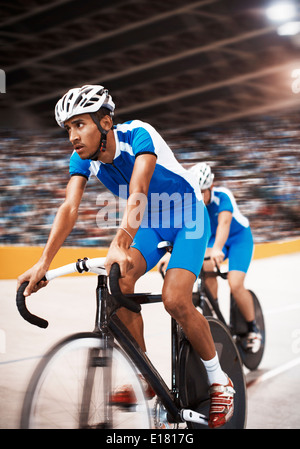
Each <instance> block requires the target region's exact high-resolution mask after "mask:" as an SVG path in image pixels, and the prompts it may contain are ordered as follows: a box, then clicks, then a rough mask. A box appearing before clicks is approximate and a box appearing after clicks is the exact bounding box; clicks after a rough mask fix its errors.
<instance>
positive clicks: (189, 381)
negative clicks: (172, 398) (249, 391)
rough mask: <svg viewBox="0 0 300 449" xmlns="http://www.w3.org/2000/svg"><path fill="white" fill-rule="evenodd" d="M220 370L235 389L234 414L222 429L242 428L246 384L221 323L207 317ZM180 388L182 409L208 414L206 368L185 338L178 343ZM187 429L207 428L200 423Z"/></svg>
mask: <svg viewBox="0 0 300 449" xmlns="http://www.w3.org/2000/svg"><path fill="white" fill-rule="evenodd" d="M207 320H208V322H209V325H210V329H211V333H212V336H213V339H214V342H215V346H216V350H217V353H218V356H219V360H220V364H221V367H222V369H223V371H224V372H225V373H226V374H227V375H228V376H229V377H230V379H231V380H232V382H233V385H234V389H235V391H236V393H235V395H234V413H233V417H232V418H231V420H230V421H229V422H228V423H227V424H225V425H224V426H223V427H222V429H243V428H245V425H246V409H247V399H246V384H245V379H244V373H243V366H242V362H241V359H240V356H239V352H238V350H237V347H236V345H235V343H234V341H233V339H232V337H231V335H230V332H229V331H228V329H227V327H226V326H224V324H223V323H221V322H220V321H218V320H216V319H215V318H212V317H207ZM179 390H180V399H181V402H182V407H183V408H190V409H192V410H194V411H197V412H198V413H201V414H203V415H205V416H208V415H209V407H210V399H209V392H208V390H209V384H208V378H207V374H206V369H205V367H204V365H203V363H202V361H201V359H200V357H199V355H198V354H197V353H196V352H195V350H194V349H193V347H192V346H191V344H190V343H189V341H188V340H187V339H184V340H183V341H182V343H181V349H180V355H179ZM187 424H188V427H189V428H193V429H200V428H201V429H202V428H208V427H207V426H205V425H202V424H196V423H191V422H189V423H187Z"/></svg>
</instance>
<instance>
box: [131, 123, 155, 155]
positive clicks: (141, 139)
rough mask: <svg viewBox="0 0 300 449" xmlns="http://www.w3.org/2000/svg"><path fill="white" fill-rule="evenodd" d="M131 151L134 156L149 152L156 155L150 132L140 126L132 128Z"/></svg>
mask: <svg viewBox="0 0 300 449" xmlns="http://www.w3.org/2000/svg"><path fill="white" fill-rule="evenodd" d="M132 151H133V153H134V155H135V156H139V155H140V154H149V153H150V154H154V155H156V151H155V145H154V141H153V138H152V136H151V134H150V132H149V131H148V130H147V129H145V128H144V127H142V126H141V127H138V128H136V129H135V130H134V134H133V140H132Z"/></svg>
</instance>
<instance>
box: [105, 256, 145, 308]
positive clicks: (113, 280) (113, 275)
mask: <svg viewBox="0 0 300 449" xmlns="http://www.w3.org/2000/svg"><path fill="white" fill-rule="evenodd" d="M120 277H121V271H120V266H119V264H117V263H114V264H112V266H111V269H110V273H109V285H110V291H111V294H112V296H113V297H114V298H115V299H116V300H117V301H118V303H119V304H121V305H122V306H123V307H126V309H129V310H131V312H135V313H139V312H140V311H141V305H140V304H138V303H136V302H134V301H133V300H132V299H130V298H128V297H126V296H124V295H123V293H122V292H121V289H120V286H119V279H120Z"/></svg>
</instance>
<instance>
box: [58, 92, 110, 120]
mask: <svg viewBox="0 0 300 449" xmlns="http://www.w3.org/2000/svg"><path fill="white" fill-rule="evenodd" d="M101 107H105V108H107V109H109V110H110V112H111V115H113V112H114V110H115V103H114V102H113V101H112V98H111V96H110V95H109V94H108V90H107V89H105V88H104V87H103V86H100V85H86V86H82V87H77V88H75V89H70V90H69V91H68V92H67V93H66V94H65V95H64V96H63V97H62V98H61V99H60V100H59V101H58V102H57V104H56V107H55V118H56V121H57V123H58V124H59V126H61V127H62V128H63V127H64V122H65V121H66V120H69V119H70V118H71V117H73V116H74V115H79V114H91V113H93V112H97V111H99V109H100V108H101Z"/></svg>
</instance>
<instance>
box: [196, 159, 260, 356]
mask: <svg viewBox="0 0 300 449" xmlns="http://www.w3.org/2000/svg"><path fill="white" fill-rule="evenodd" d="M190 171H191V172H192V173H194V174H195V176H196V178H197V181H198V183H199V186H200V189H201V191H202V195H203V200H204V203H205V204H206V207H207V210H208V213H209V218H210V224H211V237H210V240H209V242H208V248H207V251H206V256H210V258H211V259H210V260H209V261H205V262H204V266H203V267H204V270H206V271H211V270H212V269H213V268H214V266H215V264H217V265H219V264H220V263H221V262H222V261H223V260H225V259H227V258H228V262H229V267H228V283H229V287H230V290H231V293H232V294H233V296H234V298H235V300H236V302H237V305H238V307H239V309H240V312H241V313H242V315H243V316H244V318H245V320H246V321H247V325H248V335H247V339H246V345H247V349H248V350H249V351H251V352H257V351H258V350H259V348H260V345H261V334H260V333H259V330H258V329H257V326H256V322H255V311H254V304H253V300H252V296H251V293H250V292H249V291H248V290H247V289H246V288H245V287H244V280H245V277H246V273H247V271H248V268H249V266H250V262H251V259H252V254H253V238H252V233H251V229H250V225H249V221H248V219H247V218H246V217H245V216H244V215H242V213H241V212H240V210H239V208H238V206H237V203H236V201H235V198H234V196H233V195H232V192H231V191H230V190H229V189H227V188H224V187H215V186H214V185H213V181H214V175H213V173H212V172H211V168H210V166H209V165H208V164H205V163H204V162H202V163H199V164H196V165H194V166H193V167H192V168H191V170H190ZM205 282H206V285H207V287H208V288H209V290H210V292H211V293H212V295H213V297H214V298H215V299H216V300H217V296H218V284H217V279H216V278H213V277H207V279H206V280H205Z"/></svg>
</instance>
